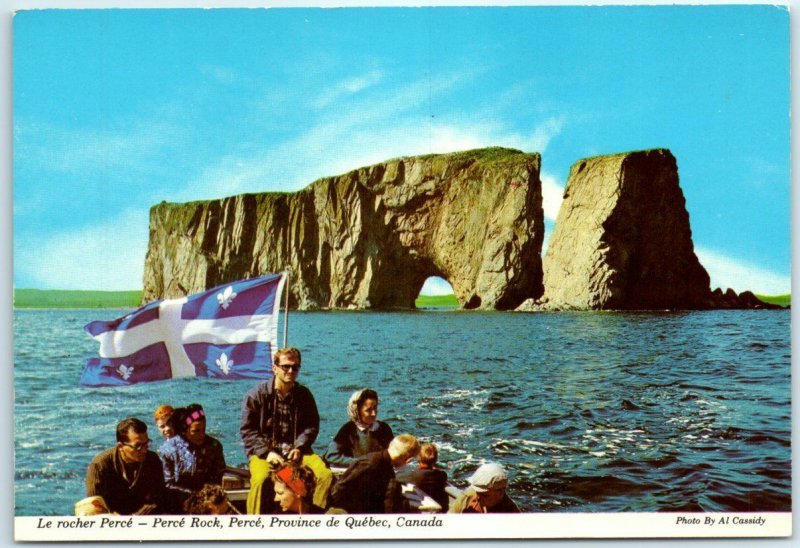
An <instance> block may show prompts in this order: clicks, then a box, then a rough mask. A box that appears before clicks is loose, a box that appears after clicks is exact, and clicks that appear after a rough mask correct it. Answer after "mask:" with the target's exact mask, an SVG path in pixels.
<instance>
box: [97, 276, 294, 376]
mask: <svg viewBox="0 0 800 548" xmlns="http://www.w3.org/2000/svg"><path fill="white" fill-rule="evenodd" d="M285 281H286V275H285V274H270V275H267V276H262V277H260V278H253V279H250V280H242V281H238V282H233V283H231V284H225V285H221V286H218V287H215V288H213V289H209V290H207V291H204V292H202V293H196V294H194V295H190V296H188V297H184V298H182V299H167V300H163V301H155V302H152V303H150V304H147V305H145V306H143V307H141V308H139V309H138V310H135V311H134V312H131V313H130V314H128V315H126V316H123V317H122V318H119V319H117V320H113V321H110V322H103V321H98V322H91V323H89V324H87V325H86V326H85V327H84V329H85V330H86V332H87V333H89V335H91V336H92V337H93V338H95V339H96V340H97V341H98V342H99V343H100V350H99V356H100V357H99V358H90V359H89V360H88V361H87V362H86V368H85V369H84V371H83V375H82V376H81V385H83V386H125V385H129V384H136V383H140V382H152V381H162V380H167V379H174V378H179V377H214V378H220V379H265V378H267V377H269V376H270V375H271V374H272V367H271V364H272V355H273V353H274V352H275V350H277V348H278V312H279V310H280V297H281V293H282V291H283V285H284V283H285Z"/></svg>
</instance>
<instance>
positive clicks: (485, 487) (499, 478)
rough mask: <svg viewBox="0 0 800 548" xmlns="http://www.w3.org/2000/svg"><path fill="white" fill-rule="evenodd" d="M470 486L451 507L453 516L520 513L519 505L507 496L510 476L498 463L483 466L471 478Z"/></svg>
mask: <svg viewBox="0 0 800 548" xmlns="http://www.w3.org/2000/svg"><path fill="white" fill-rule="evenodd" d="M469 484H470V486H469V487H467V488H466V489H464V491H462V492H461V494H460V495H458V498H457V499H456V500H455V501H454V502H453V504H452V505H451V506H450V513H451V514H473V513H477V514H497V513H517V512H519V508H517V505H516V504H514V501H513V500H511V498H510V497H509V496H508V494H506V487H507V486H508V474H506V470H505V468H503V467H502V466H501V465H499V464H497V463H496V462H489V463H486V464H483V465H481V466H480V467H479V468H478V469H477V470H475V473H474V474H472V477H470V478H469Z"/></svg>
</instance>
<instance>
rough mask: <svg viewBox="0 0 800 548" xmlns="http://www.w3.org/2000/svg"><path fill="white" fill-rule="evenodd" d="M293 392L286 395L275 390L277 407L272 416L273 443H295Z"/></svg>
mask: <svg viewBox="0 0 800 548" xmlns="http://www.w3.org/2000/svg"><path fill="white" fill-rule="evenodd" d="M292 396H293V394H292V392H289V393H288V394H287V395H286V396H285V397H281V395H280V393H278V392H275V407H274V412H273V416H272V420H273V421H274V422H273V429H272V432H273V445H274V446H280V445H281V444H283V443H288V444H289V445H294V413H293V410H294V406H293V405H292V403H293V402H294V398H293V397H292Z"/></svg>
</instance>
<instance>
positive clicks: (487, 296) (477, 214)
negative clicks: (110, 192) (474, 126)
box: [143, 148, 544, 310]
mask: <svg viewBox="0 0 800 548" xmlns="http://www.w3.org/2000/svg"><path fill="white" fill-rule="evenodd" d="M540 162H541V158H540V156H539V154H536V153H523V152H521V151H519V150H513V149H506V148H488V149H479V150H472V151H465V152H458V153H452V154H442V155H428V156H417V157H405V158H399V159H395V160H389V161H387V162H384V163H381V164H376V165H373V166H369V167H364V168H360V169H356V170H354V171H351V172H349V173H346V174H344V175H341V176H337V177H329V178H323V179H319V180H317V181H315V182H313V183H311V184H310V185H309V186H307V187H306V188H304V189H302V190H300V191H298V192H295V193H263V194H245V195H239V196H234V197H230V198H224V199H220V200H212V201H205V202H191V203H186V204H169V203H166V202H164V203H161V204H159V205H156V206H154V207H153V208H152V209H151V210H150V240H149V246H148V251H147V257H146V259H145V274H144V295H143V300H144V302H149V301H151V300H153V299H160V298H172V297H178V296H183V295H187V294H190V293H194V292H197V291H201V290H204V289H207V288H209V287H213V286H215V285H219V284H222V283H226V282H230V281H234V280H239V279H245V278H250V277H255V276H259V275H261V274H265V273H271V272H281V271H283V270H284V269H286V268H288V269H290V271H291V273H292V278H291V282H290V285H289V295H290V296H289V303H290V307H292V308H297V309H393V308H401V309H410V308H414V301H415V299H416V297H417V295H418V294H419V291H420V289H421V288H422V285H423V283H424V282H425V280H426V279H427V278H428V277H430V276H440V277H442V278H444V279H446V280H447V281H449V282H450V284H451V285H452V287H453V290H454V292H455V295H456V297H457V298H458V300H459V302H460V303H461V305H462V306H463V307H464V308H480V309H498V310H507V309H513V308H515V307H517V306H518V305H519V304H520V303H522V302H523V301H524V300H526V299H529V298H538V297H540V296H541V294H542V263H541V245H542V239H543V235H544V216H543V211H542V192H541V181H540V178H539V169H540Z"/></svg>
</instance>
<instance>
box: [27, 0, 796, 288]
mask: <svg viewBox="0 0 800 548" xmlns="http://www.w3.org/2000/svg"><path fill="white" fill-rule="evenodd" d="M789 104H790V95H789V16H788V11H787V9H786V8H785V7H776V6H752V5H751V6H747V5H738V6H713V5H712V6H682V7H674V6H649V7H644V6H617V7H611V6H605V7H506V8H489V7H460V8H453V7H436V8H432V7H426V8H347V9H236V10H195V9H172V10H120V9H115V10H42V11H21V12H17V14H16V15H15V17H14V22H13V161H14V165H13V209H14V215H13V217H14V218H13V227H14V244H13V245H14V285H15V287H17V288H40V289H96V290H128V289H141V287H142V273H143V270H144V258H145V253H146V250H147V241H148V224H149V218H148V211H149V208H150V207H151V206H153V205H155V204H157V203H159V202H161V201H164V200H166V201H170V202H184V201H192V200H205V199H215V198H222V197H226V196H231V195H234V194H239V193H243V192H269V191H294V190H299V189H301V188H303V187H305V186H306V185H307V184H309V183H311V182H312V181H314V180H315V179H317V178H319V177H324V176H332V175H338V174H341V173H344V172H346V171H349V170H350V169H354V168H357V167H361V166H364V165H370V164H374V163H377V162H382V161H384V160H387V159H389V158H395V157H398V156H408V155H416V154H430V153H446V152H452V151H456V150H464V149H471V148H478V147H484V146H506V147H511V148H516V149H520V150H524V151H526V152H539V153H541V154H542V173H541V178H542V190H543V196H544V211H545V225H546V226H545V246H546V244H547V241H548V239H549V236H550V234H552V232H553V229H554V226H555V219H556V216H557V214H558V208H559V206H560V203H561V195H562V193H563V187H564V185H565V183H566V179H567V176H568V174H569V168H570V166H571V165H572V164H574V163H575V162H577V161H579V160H580V159H582V158H586V157H590V156H596V155H600V154H613V153H619V152H626V151H631V150H641V149H649V148H657V147H659V148H661V147H663V148H668V149H670V150H671V151H672V153H673V154H674V155H675V157H676V158H677V161H678V169H679V177H680V184H681V188H682V190H683V193H684V196H685V198H686V208H687V210H688V212H689V216H690V223H691V229H692V234H693V240H694V245H695V251H696V253H697V255H698V258H699V259H700V262H701V263H702V264H703V266H704V267H705V268H706V270H707V271H708V272H709V274H710V276H711V286H712V288H715V287H722V288H728V287H731V288H733V289H735V290H736V291H743V290H746V289H749V290H753V291H755V292H756V293H761V294H782V293H789V292H790V286H791V277H790V263H791V252H790V214H791V208H790V198H791V179H790V173H789V169H790V142H789V134H790V119H789ZM423 291H424V292H425V293H428V294H437V293H443V292H449V286H448V284H447V283H446V282H444V281H442V280H438V281H432V282H431V283H428V284H426V286H425V288H424V290H423Z"/></svg>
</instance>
